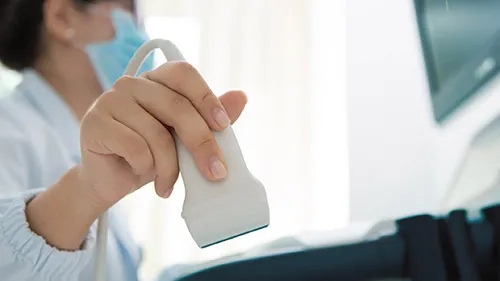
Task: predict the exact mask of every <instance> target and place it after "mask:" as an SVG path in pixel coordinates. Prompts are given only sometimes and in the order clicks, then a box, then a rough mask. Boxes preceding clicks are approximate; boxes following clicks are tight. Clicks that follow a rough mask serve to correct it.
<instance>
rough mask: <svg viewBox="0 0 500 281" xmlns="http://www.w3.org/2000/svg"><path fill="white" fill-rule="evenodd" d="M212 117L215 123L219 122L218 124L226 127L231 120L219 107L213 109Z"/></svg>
mask: <svg viewBox="0 0 500 281" xmlns="http://www.w3.org/2000/svg"><path fill="white" fill-rule="evenodd" d="M214 118H215V121H216V122H217V124H219V126H221V127H222V128H226V127H227V126H229V123H231V120H229V117H228V116H227V114H226V112H224V110H222V109H220V108H218V109H216V110H215V113H214Z"/></svg>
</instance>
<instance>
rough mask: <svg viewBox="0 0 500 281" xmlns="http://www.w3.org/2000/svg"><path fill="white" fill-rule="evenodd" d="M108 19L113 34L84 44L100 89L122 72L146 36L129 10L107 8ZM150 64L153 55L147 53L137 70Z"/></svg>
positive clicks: (151, 67) (107, 88) (104, 87)
mask: <svg viewBox="0 0 500 281" xmlns="http://www.w3.org/2000/svg"><path fill="white" fill-rule="evenodd" d="M111 21H112V23H113V26H114V28H115V38H114V39H113V40H111V41H105V42H98V43H94V44H89V45H87V46H86V47H85V51H86V52H87V55H88V56H89V58H90V61H91V62H92V65H93V67H94V70H95V72H96V74H97V77H98V79H99V83H100V84H101V86H102V88H103V90H104V91H107V90H109V89H111V87H112V86H113V84H114V83H115V81H116V80H118V78H120V76H122V75H123V74H124V72H125V69H126V68H127V65H128V63H129V61H130V60H131V59H132V57H133V56H134V54H135V52H136V51H137V50H138V49H139V47H140V46H141V45H142V44H144V43H145V42H146V41H147V40H148V38H147V37H146V36H145V34H142V33H141V32H140V31H139V29H138V28H137V26H136V24H135V23H134V20H133V18H132V15H131V14H129V13H127V12H125V11H121V10H119V9H114V10H112V12H111ZM153 68H154V61H153V55H152V54H150V55H149V56H148V58H147V59H146V60H145V61H144V63H143V64H142V66H141V69H140V70H139V72H138V74H140V73H142V72H145V71H150V70H152V69H153Z"/></svg>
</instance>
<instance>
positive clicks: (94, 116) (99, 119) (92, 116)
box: [80, 108, 104, 134]
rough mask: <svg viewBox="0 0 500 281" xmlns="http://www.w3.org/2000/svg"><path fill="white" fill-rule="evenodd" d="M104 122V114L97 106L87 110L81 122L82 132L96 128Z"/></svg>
mask: <svg viewBox="0 0 500 281" xmlns="http://www.w3.org/2000/svg"><path fill="white" fill-rule="evenodd" d="M103 123H104V116H103V115H102V114H100V112H99V111H98V110H97V108H92V109H91V110H89V111H87V113H85V115H84V116H83V118H82V121H81V122H80V131H81V134H85V133H86V132H88V131H94V130H96V127H99V126H101V125H102V124H103Z"/></svg>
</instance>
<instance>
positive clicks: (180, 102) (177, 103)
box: [172, 95, 191, 113]
mask: <svg viewBox="0 0 500 281" xmlns="http://www.w3.org/2000/svg"><path fill="white" fill-rule="evenodd" d="M190 105H191V102H190V101H189V100H188V99H187V98H185V97H184V96H181V95H174V97H173V98H172V106H173V108H174V110H175V111H176V112H179V113H182V112H185V111H186V110H187V108H188V107H189V106H190Z"/></svg>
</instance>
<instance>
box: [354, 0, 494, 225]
mask: <svg viewBox="0 0 500 281" xmlns="http://www.w3.org/2000/svg"><path fill="white" fill-rule="evenodd" d="M347 3H348V4H347V92H348V103H349V108H348V110H349V138H350V140H349V141H350V184H351V188H350V216H351V219H353V220H359V219H373V218H377V219H379V218H384V217H399V216H403V215H408V214H412V213H417V212H424V211H433V210H435V209H436V208H437V207H438V205H439V203H440V202H441V200H442V198H443V196H444V193H445V189H446V188H447V187H448V185H449V183H450V180H451V178H452V177H453V171H454V170H455V169H456V168H457V165H458V161H459V159H460V157H461V156H462V155H463V153H464V150H465V149H466V147H467V144H468V142H469V141H470V140H471V138H472V136H473V134H474V133H475V132H476V131H478V130H479V128H480V127H481V126H482V125H483V124H485V123H486V122H487V121H488V120H490V119H491V118H492V117H493V116H495V115H496V114H497V112H500V93H499V92H500V79H495V81H493V82H492V83H490V84H489V85H488V86H487V87H485V88H484V89H483V90H482V93H481V94H480V95H479V97H478V98H475V99H474V100H473V101H472V102H471V103H469V104H468V105H467V106H465V107H463V108H462V109H461V110H460V111H459V112H458V113H457V114H455V115H454V117H453V118H451V119H450V120H449V121H448V122H447V123H446V124H445V125H444V126H443V127H439V126H437V125H436V124H435V123H434V120H433V116H432V112H431V104H430V100H429V94H428V89H427V80H426V74H425V69H424V62H423V59H422V54H421V49H420V42H419V37H418V29H417V25H416V19H415V14H414V8H413V1H410V0H379V1H371V0H348V1H347Z"/></svg>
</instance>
